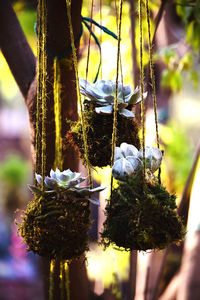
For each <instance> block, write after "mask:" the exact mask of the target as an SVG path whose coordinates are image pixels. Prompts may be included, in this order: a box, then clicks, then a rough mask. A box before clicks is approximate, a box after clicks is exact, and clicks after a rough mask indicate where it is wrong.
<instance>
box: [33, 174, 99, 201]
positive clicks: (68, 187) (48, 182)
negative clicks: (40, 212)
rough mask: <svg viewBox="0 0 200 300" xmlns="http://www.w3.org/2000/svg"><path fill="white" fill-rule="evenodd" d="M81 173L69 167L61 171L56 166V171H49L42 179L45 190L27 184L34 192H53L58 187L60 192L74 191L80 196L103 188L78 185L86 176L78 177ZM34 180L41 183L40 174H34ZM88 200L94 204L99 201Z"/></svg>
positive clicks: (88, 194) (86, 195) (85, 195)
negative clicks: (48, 174)
mask: <svg viewBox="0 0 200 300" xmlns="http://www.w3.org/2000/svg"><path fill="white" fill-rule="evenodd" d="M80 176H81V173H77V172H72V171H71V170H70V169H68V170H65V171H63V172H61V171H60V170H59V169H58V168H56V171H53V170H51V171H50V177H49V176H46V177H45V179H44V185H45V191H44V192H42V190H41V188H38V187H36V186H33V185H29V189H30V190H31V191H32V192H33V193H34V194H38V195H40V194H42V193H44V194H45V193H46V194H49V193H55V192H57V191H58V189H60V191H62V192H66V193H67V192H76V193H78V194H80V196H84V197H89V196H91V195H92V194H93V193H95V192H100V191H102V190H104V189H105V187H101V186H100V187H96V188H93V189H90V188H89V187H80V186H79V184H80V183H81V182H83V181H84V180H85V179H86V178H85V177H80ZM36 180H37V182H38V183H39V185H40V186H41V185H42V176H41V175H39V174H36ZM88 200H89V201H90V202H91V203H93V204H95V205H99V201H96V200H93V199H90V198H88Z"/></svg>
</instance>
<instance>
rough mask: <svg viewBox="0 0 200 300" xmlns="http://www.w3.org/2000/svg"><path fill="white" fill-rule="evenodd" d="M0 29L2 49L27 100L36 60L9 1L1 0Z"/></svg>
mask: <svg viewBox="0 0 200 300" xmlns="http://www.w3.org/2000/svg"><path fill="white" fill-rule="evenodd" d="M0 28H1V32H0V48H1V50H2V53H3V55H4V57H5V59H6V61H7V63H8V65H9V67H10V70H11V72H12V74H13V76H14V78H15V80H16V82H17V84H18V86H19V89H20V91H21V93H22V95H23V96H24V98H25V99H26V96H27V93H28V90H29V87H30V84H31V82H32V81H33V79H34V76H35V68H36V60H35V57H34V55H33V52H32V50H31V48H30V46H29V44H28V42H27V39H26V37H25V35H24V33H23V31H22V29H21V26H20V24H19V21H18V19H17V17H16V14H15V12H14V10H13V8H12V5H11V3H10V1H9V0H1V9H0Z"/></svg>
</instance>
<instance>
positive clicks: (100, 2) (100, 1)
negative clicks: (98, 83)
mask: <svg viewBox="0 0 200 300" xmlns="http://www.w3.org/2000/svg"><path fill="white" fill-rule="evenodd" d="M99 7H100V26H102V0H99ZM102 41H103V38H102V30H101V31H100V45H102ZM100 59H101V61H102V52H100ZM100 72H101V74H100V75H101V79H102V76H103V66H102V65H101V70H100Z"/></svg>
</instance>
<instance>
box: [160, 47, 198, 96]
mask: <svg viewBox="0 0 200 300" xmlns="http://www.w3.org/2000/svg"><path fill="white" fill-rule="evenodd" d="M176 48H177V45H175V44H173V45H170V46H169V47H164V48H162V49H159V51H158V52H157V54H156V56H155V58H156V59H158V58H162V60H163V62H164V63H165V64H166V66H167V69H165V70H164V71H163V72H162V78H161V84H162V85H163V86H165V87H169V88H171V90H172V91H173V92H174V93H175V92H179V91H180V90H181V89H182V87H183V81H184V79H185V78H186V79H187V80H189V81H191V82H192V84H193V86H194V88H196V89H198V73H197V72H196V70H194V60H193V56H192V54H191V53H190V52H189V53H186V54H185V55H184V56H182V57H179V56H178V54H177V52H176Z"/></svg>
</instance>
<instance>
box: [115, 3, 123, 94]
mask: <svg viewBox="0 0 200 300" xmlns="http://www.w3.org/2000/svg"><path fill="white" fill-rule="evenodd" d="M115 15H116V25H117V26H118V11H117V2H116V0H115ZM119 60H120V74H121V83H122V86H123V82H124V79H123V70H122V56H121V51H120V58H119ZM122 97H123V98H124V95H122Z"/></svg>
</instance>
